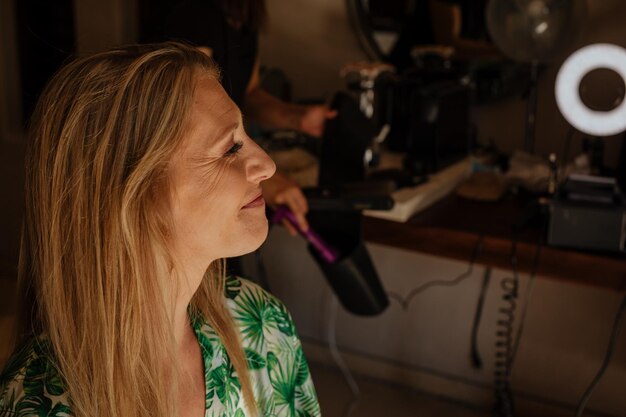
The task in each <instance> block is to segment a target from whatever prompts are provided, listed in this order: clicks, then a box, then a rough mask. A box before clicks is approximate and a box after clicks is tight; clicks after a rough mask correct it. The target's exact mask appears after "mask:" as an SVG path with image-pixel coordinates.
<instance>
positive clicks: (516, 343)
mask: <svg viewBox="0 0 626 417" xmlns="http://www.w3.org/2000/svg"><path fill="white" fill-rule="evenodd" d="M548 218H549V217H548V215H547V213H543V224H542V226H541V233H540V234H539V239H538V241H537V247H536V249H535V255H534V256H533V262H532V265H531V267H530V275H529V276H528V285H527V286H526V293H525V295H524V303H523V304H522V309H521V312H522V313H521V317H520V322H519V326H518V328H517V334H516V335H515V339H514V340H513V342H514V343H513V349H512V351H511V368H513V364H514V363H515V358H516V357H517V351H518V348H519V344H520V340H521V339H522V334H523V333H524V326H525V323H526V315H527V313H528V304H529V302H530V299H531V297H532V293H533V289H534V287H535V281H536V279H535V278H537V268H538V267H539V258H540V256H541V250H542V249H543V245H544V241H543V237H544V236H545V235H546V233H547V229H548ZM511 371H512V369H511Z"/></svg>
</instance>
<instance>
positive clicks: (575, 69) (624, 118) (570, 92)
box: [554, 43, 626, 136]
mask: <svg viewBox="0 0 626 417" xmlns="http://www.w3.org/2000/svg"><path fill="white" fill-rule="evenodd" d="M598 68H607V69H610V70H613V71H615V72H616V73H617V74H619V76H620V77H622V80H624V81H625V83H626V50H625V49H624V48H622V47H620V46H617V45H611V44H607V43H597V44H594V45H589V46H585V47H584V48H581V49H579V50H578V51H576V52H574V53H573V54H572V55H570V56H569V58H567V60H566V61H565V62H564V63H563V65H562V66H561V69H560V70H559V73H558V75H557V77H556V85H555V88H554V90H555V94H556V103H557V105H558V106H559V110H560V111H561V113H562V114H563V116H564V117H565V119H566V120H567V121H568V122H569V123H570V124H571V125H572V126H574V127H575V128H576V129H578V130H580V131H581V132H584V133H587V134H589V135H595V136H611V135H615V134H618V133H620V132H623V131H624V130H626V100H623V101H622V102H621V103H620V105H619V106H617V107H616V108H614V109H613V110H610V111H596V110H592V109H590V108H589V107H587V106H585V104H584V103H583V102H582V100H581V98H580V93H579V86H580V82H581V80H582V79H583V77H584V76H585V75H587V74H588V73H589V72H591V71H593V70H595V69H598Z"/></svg>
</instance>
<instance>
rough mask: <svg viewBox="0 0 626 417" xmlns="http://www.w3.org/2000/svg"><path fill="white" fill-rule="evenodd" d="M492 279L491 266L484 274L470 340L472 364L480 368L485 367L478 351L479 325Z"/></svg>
mask: <svg viewBox="0 0 626 417" xmlns="http://www.w3.org/2000/svg"><path fill="white" fill-rule="evenodd" d="M490 281H491V268H489V267H487V268H485V273H484V274H483V282H482V285H481V288H480V295H479V296H478V303H477V305H476V314H475V315H474V322H473V323H472V336H471V342H470V357H471V359H472V366H473V367H474V368H477V369H480V368H482V367H483V360H482V358H481V356H480V352H478V327H479V326H480V321H481V319H482V316H483V307H484V305H485V297H486V295H487V288H489V282H490Z"/></svg>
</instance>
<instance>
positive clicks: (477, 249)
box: [387, 234, 485, 310]
mask: <svg viewBox="0 0 626 417" xmlns="http://www.w3.org/2000/svg"><path fill="white" fill-rule="evenodd" d="M484 238H485V235H483V234H481V235H479V236H478V240H477V241H476V244H475V245H474V249H473V250H472V254H471V256H470V259H469V265H468V267H467V270H465V272H463V273H462V274H461V275H459V276H458V277H456V278H454V279H452V280H434V281H429V282H426V283H425V284H422V285H420V286H417V287H415V288H413V289H412V290H411V291H410V292H409V294H408V295H407V296H406V297H404V298H403V297H402V296H401V295H400V294H398V293H395V292H392V291H389V292H387V296H388V297H389V298H390V299H392V300H395V301H397V302H398V303H399V304H400V306H401V307H402V308H403V309H404V310H408V308H409V305H410V304H411V301H412V300H413V298H414V297H415V296H417V295H418V294H420V293H422V292H424V291H426V290H427V289H429V288H431V287H438V286H441V287H453V286H455V285H458V284H460V283H461V282H462V281H464V280H465V279H467V278H468V277H470V276H471V275H472V272H473V271H474V263H475V262H476V258H478V255H480V253H481V252H482V249H483V241H484Z"/></svg>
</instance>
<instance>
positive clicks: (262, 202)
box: [243, 194, 265, 209]
mask: <svg viewBox="0 0 626 417" xmlns="http://www.w3.org/2000/svg"><path fill="white" fill-rule="evenodd" d="M264 205H265V199H264V198H263V194H259V195H258V196H257V197H256V198H255V199H254V200H252V201H251V202H249V203H248V204H246V205H245V206H243V208H245V209H247V208H256V207H262V206H264Z"/></svg>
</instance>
